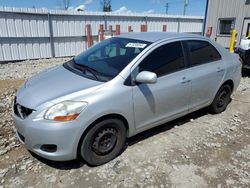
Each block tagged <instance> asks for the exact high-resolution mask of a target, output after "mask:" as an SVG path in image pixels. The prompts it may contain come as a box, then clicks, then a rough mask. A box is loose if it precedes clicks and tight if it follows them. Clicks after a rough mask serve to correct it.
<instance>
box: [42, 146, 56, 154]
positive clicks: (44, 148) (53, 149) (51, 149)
mask: <svg viewBox="0 0 250 188" xmlns="http://www.w3.org/2000/svg"><path fill="white" fill-rule="evenodd" d="M40 149H41V150H42V151H45V152H49V153H53V152H56V150H57V146H56V145H54V144H44V145H42V146H41V148H40Z"/></svg>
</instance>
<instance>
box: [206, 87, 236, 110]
mask: <svg viewBox="0 0 250 188" xmlns="http://www.w3.org/2000/svg"><path fill="white" fill-rule="evenodd" d="M231 93H232V89H231V87H230V85H228V84H225V85H223V86H222V87H221V88H220V89H219V91H218V92H217V94H216V96H215V98H214V100H213V102H212V104H211V106H210V111H211V113H213V114H218V113H221V112H223V111H225V109H226V108H227V105H228V104H229V103H230V100H231Z"/></svg>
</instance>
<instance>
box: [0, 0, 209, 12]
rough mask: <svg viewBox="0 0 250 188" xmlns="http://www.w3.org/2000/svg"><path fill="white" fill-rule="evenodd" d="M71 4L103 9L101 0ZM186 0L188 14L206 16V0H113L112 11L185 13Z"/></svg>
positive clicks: (21, 2) (40, 0)
mask: <svg viewBox="0 0 250 188" xmlns="http://www.w3.org/2000/svg"><path fill="white" fill-rule="evenodd" d="M63 1H64V0H0V6H8V7H30V8H31V7H33V6H35V7H36V8H47V9H62V7H63ZM70 1H71V4H70V6H71V7H72V8H76V7H78V6H79V5H84V7H85V9H86V10H87V11H101V3H100V0H70ZM184 1H188V6H187V12H186V15H192V16H204V14H205V8H206V0H111V6H112V11H115V12H127V13H130V12H139V13H157V14H166V3H168V5H169V8H168V14H170V15H183V9H184Z"/></svg>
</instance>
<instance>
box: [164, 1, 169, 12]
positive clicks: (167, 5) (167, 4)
mask: <svg viewBox="0 0 250 188" xmlns="http://www.w3.org/2000/svg"><path fill="white" fill-rule="evenodd" d="M165 7H166V14H168V8H169V3H166V5H165Z"/></svg>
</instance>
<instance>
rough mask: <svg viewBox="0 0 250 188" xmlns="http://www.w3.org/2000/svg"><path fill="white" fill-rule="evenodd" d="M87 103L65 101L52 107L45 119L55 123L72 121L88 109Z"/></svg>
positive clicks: (46, 113)
mask: <svg viewBox="0 0 250 188" xmlns="http://www.w3.org/2000/svg"><path fill="white" fill-rule="evenodd" d="M87 105H88V103H87V102H77V101H63V102H61V103H58V104H56V105H54V106H52V107H50V108H49V109H48V110H47V111H46V112H45V114H44V119H48V120H54V121H70V120H74V119H76V118H77V116H78V115H79V114H80V113H81V112H82V111H83V110H85V109H86V107H87Z"/></svg>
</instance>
